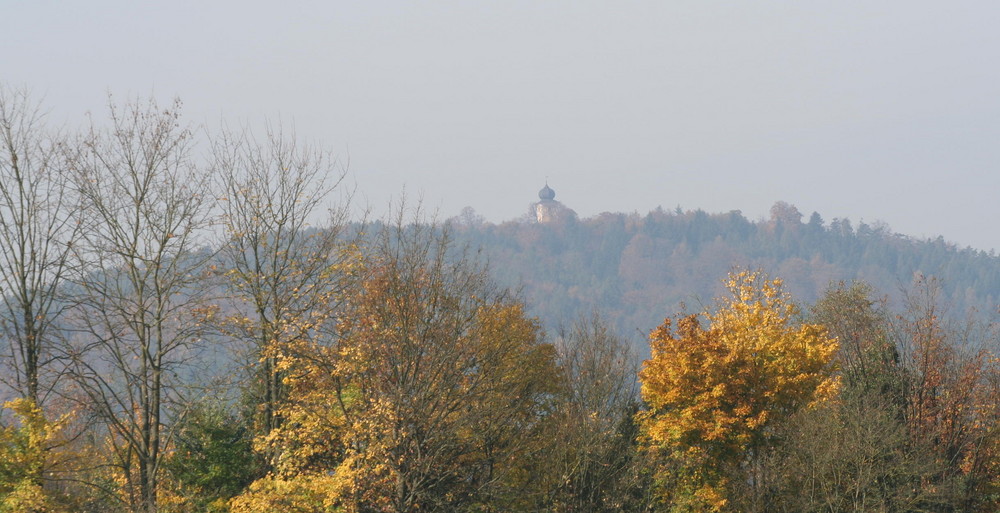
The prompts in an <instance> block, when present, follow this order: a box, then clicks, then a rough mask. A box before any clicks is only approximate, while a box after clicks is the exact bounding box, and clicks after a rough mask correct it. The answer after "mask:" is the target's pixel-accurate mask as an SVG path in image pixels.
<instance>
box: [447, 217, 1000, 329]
mask: <svg viewBox="0 0 1000 513" xmlns="http://www.w3.org/2000/svg"><path fill="white" fill-rule="evenodd" d="M452 221H453V224H454V225H455V227H456V234H457V237H458V238H459V239H460V240H462V241H464V242H466V243H468V244H469V245H470V246H471V247H475V248H481V249H482V251H483V253H484V255H485V256H486V257H487V258H488V259H489V261H490V264H491V268H492V272H493V274H494V276H496V278H497V279H498V280H499V281H500V282H501V283H503V284H504V285H508V286H511V287H520V288H521V290H522V291H523V293H524V295H525V298H526V299H527V300H528V302H529V303H530V304H531V305H532V312H533V313H535V314H536V315H538V316H539V317H540V318H541V319H544V320H545V322H546V323H548V327H549V329H557V328H558V326H559V324H560V323H566V322H569V321H571V320H572V319H573V318H575V317H576V316H578V315H579V314H580V313H581V312H584V313H585V312H588V311H600V312H603V313H604V314H605V315H606V316H608V318H609V319H610V320H611V321H612V322H613V323H614V324H615V326H616V327H617V329H618V330H619V331H620V333H622V334H624V335H626V336H631V335H634V334H637V333H640V334H643V335H644V334H646V333H648V332H649V330H650V329H652V328H653V327H654V326H656V325H658V324H659V323H660V322H661V321H662V320H663V316H664V312H672V311H677V310H678V309H680V307H681V304H684V305H686V306H687V307H688V308H689V309H691V310H693V311H699V310H700V309H701V307H702V306H703V304H704V303H707V302H709V301H710V300H711V298H713V297H716V296H717V295H718V294H719V293H720V292H722V288H721V282H720V281H719V277H720V276H724V275H725V274H726V273H727V272H729V271H730V270H732V269H734V268H752V269H761V270H764V271H766V272H768V273H770V274H771V275H774V276H781V277H782V279H783V280H784V282H785V287H786V288H787V290H789V291H790V292H791V293H792V294H793V295H794V296H795V297H796V298H797V299H798V300H799V301H802V302H805V303H811V302H813V301H816V300H817V299H818V298H819V297H821V296H822V294H823V291H824V290H826V289H827V287H829V286H830V284H831V283H835V282H839V281H847V282H850V281H854V280H859V281H864V282H866V283H869V284H871V285H872V286H873V287H874V288H875V289H876V290H879V291H881V292H882V293H884V294H887V295H888V299H889V302H890V304H891V305H895V306H900V305H901V301H902V299H903V291H905V290H907V289H909V288H910V287H911V285H912V284H913V283H914V281H915V280H917V279H919V278H920V277H934V278H936V279H937V280H938V281H939V282H940V284H941V287H942V291H941V295H942V297H941V299H942V302H943V304H944V305H946V308H947V310H948V312H949V314H950V315H956V316H964V315H966V314H967V313H969V311H970V310H972V311H975V312H976V313H977V315H980V316H982V315H992V314H994V313H996V306H997V304H998V300H1000V257H998V256H997V255H996V254H994V253H992V252H990V253H987V252H984V251H979V250H975V249H971V248H964V249H963V248H959V247H957V246H956V245H954V244H951V243H948V242H946V241H945V240H944V239H943V238H942V237H938V238H936V239H929V240H924V239H916V238H912V237H908V236H905V235H901V234H898V233H894V232H893V231H892V230H891V229H890V228H889V227H888V226H886V225H885V224H884V223H873V224H867V223H864V222H860V223H858V224H857V225H856V226H855V225H853V224H852V223H851V221H850V220H848V219H841V218H834V219H833V220H832V221H830V222H825V221H824V220H823V218H822V217H821V216H820V214H818V213H815V212H814V213H813V214H812V215H811V216H810V217H809V219H808V220H804V219H803V215H802V214H801V213H799V211H798V209H796V208H795V207H794V206H792V205H790V204H788V203H785V202H778V203H776V204H775V205H774V206H773V207H772V208H771V215H770V219H768V220H761V221H751V220H749V219H747V218H746V217H744V216H743V214H742V213H741V212H739V211H731V212H727V213H716V214H709V213H707V212H704V211H702V210H687V211H684V210H681V209H680V207H678V208H677V209H676V210H669V211H668V210H663V209H656V210H654V211H652V212H649V213H648V214H645V215H641V214H636V213H632V214H623V213H603V214H600V215H597V216H594V217H591V218H586V219H572V218H570V219H567V220H563V221H562V222H554V223H546V224H538V223H534V222H530V221H527V220H518V221H510V222H505V223H502V224H490V223H485V222H482V220H481V218H478V217H477V216H475V215H474V214H472V213H471V212H470V211H467V212H466V215H464V216H462V217H459V218H454V219H452Z"/></svg>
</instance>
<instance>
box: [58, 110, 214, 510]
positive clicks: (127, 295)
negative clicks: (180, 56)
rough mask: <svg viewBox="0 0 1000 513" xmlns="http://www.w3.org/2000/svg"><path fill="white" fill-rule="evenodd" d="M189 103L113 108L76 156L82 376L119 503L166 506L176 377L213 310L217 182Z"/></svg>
mask: <svg viewBox="0 0 1000 513" xmlns="http://www.w3.org/2000/svg"><path fill="white" fill-rule="evenodd" d="M179 109H180V103H179V102H176V101H175V102H174V103H173V104H172V105H171V106H170V107H168V108H166V109H162V108H160V107H159V106H157V104H156V103H155V102H154V101H152V100H150V101H149V102H148V103H145V104H140V103H131V104H128V105H125V106H124V107H117V106H115V105H114V104H112V105H111V106H110V117H111V127H110V129H109V130H98V129H96V128H94V127H93V126H92V127H91V129H90V131H89V133H87V134H86V136H85V137H84V139H83V140H82V141H81V142H80V150H79V153H78V155H76V158H75V159H74V171H75V174H74V178H75V183H76V186H77V189H78V192H79V194H80V197H81V200H82V201H81V203H82V213H83V214H84V217H83V219H84V220H85V223H86V225H85V230H84V237H83V240H82V244H81V245H80V248H79V251H78V254H79V255H80V258H81V260H82V261H83V263H84V265H83V269H82V270H83V271H84V272H81V273H80V274H79V275H78V277H77V284H76V286H77V287H78V289H79V290H78V295H77V300H76V304H75V307H74V314H75V315H74V316H73V322H74V329H75V330H76V334H75V342H76V344H77V345H76V349H75V351H74V353H73V355H74V369H73V373H74V378H75V381H76V383H77V384H78V386H79V387H80V389H81V390H82V391H83V392H84V394H85V396H86V399H87V401H88V403H89V404H88V407H89V408H91V409H92V411H93V412H94V414H95V416H96V417H97V418H98V419H100V420H101V421H102V422H103V424H104V425H105V426H106V427H107V435H108V442H107V443H108V445H109V446H110V447H111V448H112V450H113V454H112V458H113V466H114V467H115V468H116V469H117V471H118V472H119V473H120V474H119V476H118V477H119V479H120V482H121V484H122V493H121V495H122V497H121V499H122V501H123V502H124V503H125V504H126V505H127V506H128V507H129V508H130V509H131V510H132V511H147V512H153V511H156V510H157V493H158V491H159V479H160V474H161V469H162V463H163V459H164V456H163V451H164V449H165V447H167V446H168V443H169V437H170V431H169V429H167V426H168V423H167V419H166V414H167V411H168V408H169V407H170V406H171V405H173V404H184V403H185V401H186V400H185V398H184V386H185V385H184V383H183V382H182V381H181V379H180V378H179V377H178V373H179V372H181V370H182V369H183V367H184V366H185V364H186V363H187V360H188V359H189V358H191V357H192V355H193V354H194V353H193V351H194V349H195V344H196V343H197V342H198V341H199V337H200V335H201V334H202V332H203V328H202V325H203V322H202V321H203V319H204V316H205V315H206V314H207V313H210V309H209V308H208V307H207V306H206V303H205V302H204V301H203V299H204V295H205V287H204V286H203V285H204V276H203V274H204V265H205V264H206V262H207V260H208V259H209V258H211V255H210V253H208V252H207V251H198V249H199V244H200V242H201V241H200V238H201V237H203V236H204V234H205V232H206V229H207V226H208V223H209V222H210V218H209V216H208V214H207V212H208V209H207V203H206V198H207V197H210V196H209V195H210V183H209V181H208V178H207V177H206V176H205V175H203V174H202V173H201V170H199V169H198V168H197V167H196V166H195V165H194V164H193V163H192V161H191V158H190V155H189V147H190V144H191V134H190V131H189V130H187V129H186V128H183V127H181V126H180V124H179Z"/></svg>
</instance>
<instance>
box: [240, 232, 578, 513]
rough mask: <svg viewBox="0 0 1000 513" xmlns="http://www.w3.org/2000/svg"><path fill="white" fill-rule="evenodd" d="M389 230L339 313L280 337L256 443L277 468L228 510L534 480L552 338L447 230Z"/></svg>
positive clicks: (477, 490) (399, 507)
mask: <svg viewBox="0 0 1000 513" xmlns="http://www.w3.org/2000/svg"><path fill="white" fill-rule="evenodd" d="M386 237H392V238H391V239H389V238H383V239H380V240H379V241H378V242H377V243H376V244H375V245H374V247H372V248H369V249H368V251H367V254H366V255H364V258H363V259H362V260H361V262H362V263H361V264H359V265H360V268H359V269H357V273H358V275H359V277H360V278H362V279H359V280H355V281H352V286H351V287H348V288H347V289H345V290H344V292H343V293H344V295H343V298H342V302H341V304H342V305H343V306H342V310H340V311H338V312H337V316H336V323H335V326H333V327H332V328H330V329H328V330H327V331H324V332H322V334H320V335H321V336H317V337H311V338H299V339H295V340H294V341H291V342H289V343H285V344H281V345H278V346H276V348H277V349H278V351H277V352H276V353H275V356H276V360H277V362H278V363H277V369H278V370H279V372H280V373H281V375H283V376H284V378H283V383H282V384H283V386H284V387H285V388H286V390H287V392H288V394H287V396H286V399H285V400H284V401H283V402H282V405H281V407H280V409H279V410H278V412H277V413H278V416H279V417H280V418H281V419H282V422H281V424H280V425H278V426H276V427H275V428H273V429H271V430H270V431H269V432H267V433H266V434H263V435H261V436H259V437H258V438H257V440H256V442H255V449H256V450H257V451H258V452H259V453H261V454H264V455H266V456H267V457H268V458H269V459H270V465H271V469H272V471H271V472H270V473H269V475H268V476H266V477H265V478H263V479H260V480H258V481H257V482H255V483H254V484H253V485H252V486H251V487H250V488H249V489H248V490H247V491H246V492H244V493H243V494H242V495H240V496H238V497H236V498H235V499H233V500H232V501H231V502H230V506H231V508H232V509H233V511H238V512H244V513H251V512H256V511H275V510H281V511H303V512H312V511H330V510H333V511H392V512H409V511H449V510H452V508H455V507H460V506H468V505H471V504H475V503H476V502H477V501H482V500H484V499H486V498H493V497H495V496H496V494H498V493H500V491H501V490H504V489H508V490H517V489H519V488H520V487H522V486H523V484H524V480H526V479H527V477H526V474H525V473H523V472H520V468H519V465H525V464H527V463H528V462H529V458H530V456H529V455H530V454H531V452H530V451H531V450H532V449H533V448H534V447H535V442H533V441H532V436H533V435H534V433H536V432H537V431H539V430H538V424H539V423H540V421H541V420H540V419H541V418H542V416H543V414H544V412H545V410H546V408H547V407H548V406H547V401H549V400H550V397H551V396H552V395H553V393H554V390H555V384H556V383H557V380H558V379H559V378H558V372H557V370H556V365H555V350H554V348H553V347H552V346H551V345H548V344H543V343H541V341H540V338H541V334H540V328H539V326H538V322H537V321H536V320H534V319H532V318H529V317H527V315H526V314H525V312H524V307H523V305H522V304H521V303H520V302H518V301H516V300H514V299H512V298H511V297H509V295H508V294H507V293H506V292H505V291H503V290H502V289H499V288H497V287H495V286H494V285H493V283H492V281H491V280H490V278H489V276H488V274H487V273H486V272H485V270H484V269H483V268H482V267H481V266H479V265H477V264H475V263H473V262H472V261H470V260H467V259H465V258H463V257H458V258H453V256H451V255H449V254H448V251H449V242H448V239H447V238H446V236H445V235H439V234H434V233H413V232H411V231H409V230H404V229H402V228H399V229H398V231H395V232H392V234H391V235H389V234H386ZM331 324H333V323H331ZM511 495H515V494H511Z"/></svg>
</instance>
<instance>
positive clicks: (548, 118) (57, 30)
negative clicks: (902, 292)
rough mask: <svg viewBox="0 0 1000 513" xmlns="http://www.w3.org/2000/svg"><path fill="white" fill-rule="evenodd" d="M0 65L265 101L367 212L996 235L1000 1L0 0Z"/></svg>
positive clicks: (93, 98)
mask: <svg viewBox="0 0 1000 513" xmlns="http://www.w3.org/2000/svg"><path fill="white" fill-rule="evenodd" d="M0 9H2V10H0V43H2V46H0V48H2V51H0V80H2V81H5V82H7V83H9V84H13V85H26V86H28V87H29V88H31V89H32V90H33V91H35V92H36V93H38V94H39V95H44V96H45V100H46V103H47V105H48V106H49V107H50V108H51V110H52V112H53V113H54V115H56V116H58V117H59V119H67V120H74V122H75V121H76V120H79V119H81V115H82V114H83V113H84V112H85V111H87V110H94V111H98V112H99V111H101V110H102V109H103V105H104V103H105V94H106V92H107V91H109V90H110V91H111V92H113V93H115V94H116V95H118V96H128V95H150V94H153V95H154V96H156V97H157V98H159V99H161V100H163V101H166V100H169V99H170V98H171V97H173V96H178V97H180V98H181V99H182V100H183V101H184V103H185V113H186V116H187V119H188V120H189V121H191V122H193V123H199V124H200V123H207V124H209V125H217V124H218V123H219V120H221V119H223V118H224V119H226V120H228V121H229V122H231V123H232V122H237V123H238V122H240V121H251V122H256V121H259V120H261V119H263V118H264V117H265V116H267V117H270V118H277V117H278V116H280V117H281V118H282V119H283V120H284V121H286V122H291V121H294V123H295V125H296V127H297V131H298V134H299V136H300V137H303V138H305V139H309V140H312V141H318V142H321V143H322V144H324V145H326V146H327V147H329V148H331V149H332V150H334V151H335V152H336V153H338V154H339V155H340V157H341V158H342V159H344V160H347V159H348V158H349V160H350V174H351V179H352V180H354V181H355V182H356V183H357V186H358V190H359V192H360V193H361V194H362V195H363V196H364V197H365V198H366V199H367V201H368V202H370V203H371V204H372V205H373V207H374V209H375V211H376V213H378V212H381V211H384V209H385V208H384V207H385V205H386V204H387V203H388V202H389V201H390V198H392V197H398V196H399V194H400V193H401V191H402V189H403V187H404V186H405V187H406V190H407V195H408V196H416V195H422V196H423V199H424V202H425V203H426V204H427V205H428V206H429V207H431V208H437V209H439V212H440V214H441V215H442V216H443V217H448V216H451V215H455V214H457V213H458V212H459V211H460V210H461V209H462V207H464V206H472V207H474V208H475V209H476V210H477V211H478V212H479V213H481V214H483V215H485V216H486V217H487V218H488V219H490V220H491V221H502V220H506V219H511V218H514V217H517V216H520V215H521V214H523V213H524V212H526V211H527V206H528V204H529V203H530V202H531V201H533V200H534V199H535V197H536V196H535V195H536V193H537V191H538V189H539V188H541V186H542V185H543V183H544V181H545V179H546V177H548V181H549V184H550V185H551V186H552V188H553V189H555V190H556V192H557V198H556V199H559V200H561V201H563V202H564V203H565V204H566V205H568V206H570V207H572V208H573V209H575V210H576V211H577V212H578V213H579V214H580V215H582V216H590V215H594V214H597V213H600V212H603V211H625V212H633V211H638V212H640V213H645V212H647V211H649V210H651V209H653V208H655V207H657V206H658V205H662V206H663V207H664V208H673V207H675V206H677V205H681V206H682V207H683V208H685V209H688V208H691V209H693V208H702V209H704V210H706V211H709V212H723V211H729V210H734V209H739V210H742V211H743V213H744V214H745V215H746V216H747V217H750V218H751V219H755V218H759V217H763V216H766V215H767V212H768V209H769V208H770V206H771V205H772V204H773V203H774V202H775V201H777V200H784V201H787V202H789V203H792V204H794V205H796V206H798V208H799V210H801V211H802V212H803V214H805V215H806V216H808V215H809V214H810V213H811V212H812V211H819V213H820V214H821V215H822V216H823V217H824V219H826V220H827V221H828V222H829V221H830V220H831V219H833V218H834V217H848V218H850V219H851V220H852V221H853V222H854V223H855V224H857V221H859V220H864V221H866V222H873V221H876V220H882V221H885V222H887V223H888V224H889V225H890V226H891V227H892V228H893V229H894V230H895V231H898V232H902V233H905V234H908V235H913V236H917V237H924V236H937V235H943V236H944V237H945V238H946V239H947V240H950V241H953V242H955V243H957V244H959V245H960V246H965V245H971V246H973V247H977V248H981V249H987V250H989V249H992V248H996V249H1000V231H998V229H997V226H996V225H997V221H998V220H1000V201H998V197H997V195H998V192H1000V173H998V167H1000V30H998V29H997V27H998V26H1000V4H998V3H997V2H995V0H994V1H960V0H957V1H950V2H941V1H934V2H931V1H925V0H906V1H896V0H893V1H883V0H877V1H872V0H865V1H855V0H837V1H818V0H817V1H802V0H798V1H791V0H789V1H780V2H779V1H766V0H764V1H761V0H758V1H753V2H749V1H740V2H713V1H706V0H692V1H669V0H667V1H656V2H653V1H647V2H627V1H617V2H595V1H586V0H575V1H565V2H547V1H539V0H534V1H511V0H505V1H502V2H473V1H447V2H445V1H427V2H381V1H364V2H362V1H356V2H337V1H311V2H304V1H303V2H296V1H289V2H274V1H268V2H260V1H246V0H243V1H238V2H237V1H230V0H226V1H214V0H199V1H188V0H172V1H170V2H145V1H142V2H140V1H135V0H130V1H124V0H123V1H101V0H97V1H89V2H78V1H61V2H59V1H46V0H36V1H15V0H2V1H0Z"/></svg>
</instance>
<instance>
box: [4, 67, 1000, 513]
mask: <svg viewBox="0 0 1000 513" xmlns="http://www.w3.org/2000/svg"><path fill="white" fill-rule="evenodd" d="M40 109H41V107H40V106H39V105H38V104H37V103H36V102H35V101H33V100H32V98H31V95H30V94H29V93H28V92H26V91H23V90H16V89H9V88H3V87H0V144H2V154H0V287H2V291H0V292H2V300H3V304H2V308H0V328H2V331H0V337H2V338H0V391H2V395H3V398H4V400H5V401H4V403H3V405H2V408H0V512H64V511H65V512H69V511H81V512H132V513H138V512H144V513H152V512H233V513H254V512H261V513H263V512H275V511H281V512H305V513H314V512H315V513H319V512H326V513H329V512H357V513H361V512H366V513H367V512H393V513H404V512H405V513H416V512H421V511H442V512H469V513H472V512H501V511H503V512H507V511H510V512H542V511H545V512H647V511H649V512H651V511H671V512H700V511H717V512H826V511H837V512H839V511H856V512H860V511H879V512H888V511H891V512H990V511H996V510H997V508H998V507H1000V427H998V422H997V420H998V419H1000V360H998V359H997V352H996V351H997V342H998V333H997V325H996V324H995V323H993V322H992V319H991V317H990V316H989V315H978V314H974V315H964V314H962V313H961V312H962V311H964V310H966V309H968V308H970V307H977V306H982V305H986V306H987V307H988V308H985V309H981V310H982V311H984V312H985V311H993V309H994V308H995V302H996V297H995V293H996V292H995V291H996V290H998V289H997V283H996V280H997V274H996V269H995V267H996V257H994V256H993V255H987V254H983V253H981V252H975V251H971V250H958V249H956V248H954V247H950V246H948V245H947V244H944V243H942V242H940V241H913V240H910V239H907V238H905V237H901V236H898V235H894V234H890V233H888V231H887V229H885V228H878V227H875V228H873V227H869V226H865V225H859V226H858V227H857V229H853V228H852V227H851V226H850V224H849V223H847V222H846V221H838V220H835V221H834V222H832V223H831V224H830V225H829V226H827V225H826V224H825V223H823V222H822V220H821V219H819V217H818V216H813V219H812V220H811V221H810V222H809V223H805V224H803V223H802V222H801V220H800V216H799V214H798V213H797V212H796V211H795V209H794V208H793V207H791V206H789V205H786V204H778V205H776V207H775V209H774V211H773V216H772V219H771V220H770V221H763V222H757V223H754V222H749V221H747V220H746V219H745V218H743V216H742V215H740V214H739V213H730V214H723V215H709V214H706V213H704V212H700V211H697V212H682V211H675V212H672V213H666V212H662V211H657V212H653V213H651V214H649V215H647V216H644V217H642V216H638V215H613V214H609V215H603V216H598V217H597V218H594V219H588V220H576V219H567V220H563V221H564V222H559V223H550V224H530V223H523V222H511V223H505V224H501V225H491V224H487V223H483V222H482V221H481V220H478V219H476V218H475V216H474V215H467V216H464V217H463V218H461V219H457V220H455V222H446V223H441V224H438V223H435V222H434V221H433V220H431V219H429V218H428V217H427V216H425V215H424V214H423V213H422V211H421V209H420V208H419V206H408V205H406V204H405V203H404V204H400V205H397V207H396V208H395V211H394V213H393V214H391V215H390V216H388V217H387V218H385V219H381V220H368V221H365V222H362V223H359V222H357V220H353V219H350V217H349V215H348V213H349V212H350V211H351V210H350V208H349V206H350V204H349V201H350V198H349V197H344V196H343V195H342V194H340V189H341V188H342V187H341V184H340V180H341V179H342V178H343V176H344V172H343V170H342V169H341V168H340V167H339V166H338V163H337V161H336V160H335V159H334V158H332V156H331V155H330V154H329V153H328V152H326V151H324V150H323V149H322V148H316V147H312V146H309V145H305V144H302V143H301V142H299V141H297V140H296V139H295V138H294V137H290V136H289V135H288V134H287V133H285V132H283V131H282V130H281V129H280V127H279V128H272V129H270V130H268V131H267V132H266V133H264V134H262V135H258V134H254V133H253V132H252V131H251V130H247V129H241V130H228V129H227V130H224V131H222V132H220V133H214V134H208V135H207V136H205V137H206V138H207V139H208V140H207V142H206V141H201V144H200V145H196V144H195V142H196V139H198V137H196V136H195V132H194V129H193V128H192V127H190V126H188V125H186V124H185V123H184V121H183V118H182V117H181V115H180V104H179V102H175V103H173V104H171V105H169V106H166V107H163V106H160V105H158V104H157V103H156V102H154V101H132V102H126V103H124V104H119V103H116V102H114V101H109V109H108V116H107V120H105V121H96V120H93V119H91V120H90V121H89V123H88V125H87V126H86V128H85V129H83V130H80V131H78V132H73V133H65V132H60V131H56V130H53V129H51V128H50V127H47V126H46V124H45V117H44V116H43V115H41V112H42V111H41V110H40ZM199 148H201V149H199ZM335 200H336V201H335ZM331 205H333V207H332V208H331V207H330V206H331ZM897 277H903V278H905V279H902V278H900V279H897ZM890 282H891V283H890ZM887 283H890V284H891V287H890V288H891V290H887V289H884V288H883V287H885V286H886V284H887ZM991 294H994V295H991ZM698 298H700V299H698ZM678 301H684V302H686V303H687V306H685V307H681V306H680V305H678V304H677V303H678ZM949 308H950V309H951V310H952V314H947V313H946V310H947V309H949ZM956 311H958V312H960V313H959V314H955V312H956ZM629 330H632V331H635V330H641V331H642V334H643V339H644V342H643V344H642V345H639V346H637V344H634V343H632V342H630V341H628V338H629V337H630V336H631V335H630V334H629V333H628V331H629ZM623 333H624V335H623ZM640 353H641V354H640ZM639 360H644V361H642V363H638V361H639Z"/></svg>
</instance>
